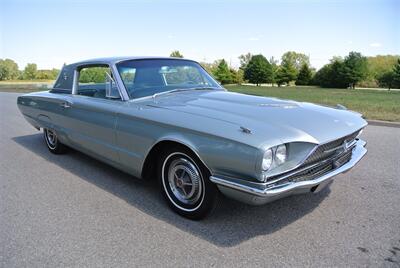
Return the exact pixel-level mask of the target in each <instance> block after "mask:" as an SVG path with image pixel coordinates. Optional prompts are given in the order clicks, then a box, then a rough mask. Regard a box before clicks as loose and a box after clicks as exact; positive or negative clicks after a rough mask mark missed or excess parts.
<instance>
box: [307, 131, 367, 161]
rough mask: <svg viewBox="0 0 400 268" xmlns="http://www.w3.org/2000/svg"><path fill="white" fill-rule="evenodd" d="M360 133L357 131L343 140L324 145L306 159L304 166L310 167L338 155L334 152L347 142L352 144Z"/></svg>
mask: <svg viewBox="0 0 400 268" xmlns="http://www.w3.org/2000/svg"><path fill="white" fill-rule="evenodd" d="M358 133H359V131H356V132H354V133H352V134H350V135H347V136H345V137H343V138H340V139H337V140H334V141H331V142H328V143H325V144H322V145H320V146H318V147H317V149H316V150H315V151H314V152H313V153H312V154H311V155H310V156H309V157H308V158H307V159H306V161H305V162H304V164H303V165H310V164H314V163H317V162H320V161H323V160H325V159H329V158H331V157H333V156H334V155H336V154H337V153H338V152H337V150H333V149H335V148H337V147H339V146H341V145H343V143H344V142H345V141H346V142H348V143H351V142H352V141H354V139H355V138H356V137H357V135H358Z"/></svg>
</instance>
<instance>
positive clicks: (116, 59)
mask: <svg viewBox="0 0 400 268" xmlns="http://www.w3.org/2000/svg"><path fill="white" fill-rule="evenodd" d="M147 59H153V60H156V59H157V60H158V59H160V60H168V59H169V60H172V59H173V60H187V61H193V60H189V59H183V58H174V57H154V56H152V57H151V56H130V57H105V58H96V59H88V60H84V61H79V62H75V63H72V64H68V65H69V66H79V65H85V64H88V65H89V64H109V65H112V64H116V63H118V62H121V61H128V60H147Z"/></svg>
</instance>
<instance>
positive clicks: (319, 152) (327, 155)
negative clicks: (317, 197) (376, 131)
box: [268, 131, 359, 186]
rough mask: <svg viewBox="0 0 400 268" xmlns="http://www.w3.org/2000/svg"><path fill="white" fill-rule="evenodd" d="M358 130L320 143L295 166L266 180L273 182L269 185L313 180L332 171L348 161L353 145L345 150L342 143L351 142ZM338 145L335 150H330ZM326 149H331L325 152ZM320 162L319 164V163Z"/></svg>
mask: <svg viewBox="0 0 400 268" xmlns="http://www.w3.org/2000/svg"><path fill="white" fill-rule="evenodd" d="M358 132H359V131H357V132H355V133H353V134H350V135H348V136H345V137H343V138H340V139H337V140H334V141H332V142H329V143H325V144H322V145H320V146H319V147H318V148H317V149H316V150H315V151H314V152H313V153H312V154H311V155H310V156H309V157H308V158H307V159H306V161H305V162H304V163H303V164H302V165H301V166H299V167H298V168H296V169H295V170H292V171H289V172H287V173H285V174H280V175H277V176H273V177H270V178H269V179H268V181H270V182H273V181H275V182H274V183H272V184H271V185H270V186H277V185H281V184H285V183H288V182H300V181H307V180H313V179H315V178H318V177H320V176H322V175H324V174H326V173H328V172H329V171H332V170H334V169H336V168H338V167H340V166H342V165H344V164H346V163H347V162H349V161H350V159H351V156H352V152H353V148H354V145H353V147H351V148H348V150H347V151H345V150H343V147H341V145H343V143H344V142H345V141H346V142H347V143H351V142H352V141H354V140H355V138H356V137H357V134H358ZM337 147H339V148H338V149H337V150H332V149H335V148H337ZM327 150H332V151H329V152H326V151H327ZM319 163H320V164H319Z"/></svg>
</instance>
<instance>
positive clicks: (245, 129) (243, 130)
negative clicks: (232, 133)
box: [240, 127, 251, 134]
mask: <svg viewBox="0 0 400 268" xmlns="http://www.w3.org/2000/svg"><path fill="white" fill-rule="evenodd" d="M240 130H241V131H242V132H243V133H246V134H251V130H250V129H248V128H246V127H240Z"/></svg>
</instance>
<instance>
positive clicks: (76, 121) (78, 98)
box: [64, 66, 121, 163]
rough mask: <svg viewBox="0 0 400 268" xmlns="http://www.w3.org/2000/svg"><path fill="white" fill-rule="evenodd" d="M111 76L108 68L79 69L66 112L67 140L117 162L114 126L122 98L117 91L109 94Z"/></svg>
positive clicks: (87, 150) (80, 147)
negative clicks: (74, 89)
mask: <svg viewBox="0 0 400 268" xmlns="http://www.w3.org/2000/svg"><path fill="white" fill-rule="evenodd" d="M110 74H111V72H110V70H109V68H108V67H107V66H88V67H85V68H82V69H80V70H79V72H78V73H77V75H78V77H79V79H78V83H77V89H76V92H74V93H75V94H72V95H71V96H70V98H69V102H68V103H67V105H68V106H69V107H65V108H64V109H65V110H66V111H67V115H68V122H67V125H66V128H67V129H68V138H69V140H70V142H71V143H72V144H73V146H74V147H77V148H78V149H81V150H83V151H85V152H87V153H89V154H91V155H94V156H96V157H97V158H100V159H104V160H108V161H112V162H114V163H118V152H117V150H116V139H115V125H116V120H117V114H118V110H119V109H120V106H121V98H120V97H119V93H118V90H116V91H115V90H114V91H113V92H114V94H110V89H109V88H110V86H111V84H112V81H111V80H110V79H112V78H111V75H110ZM115 92H117V94H115Z"/></svg>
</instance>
